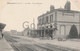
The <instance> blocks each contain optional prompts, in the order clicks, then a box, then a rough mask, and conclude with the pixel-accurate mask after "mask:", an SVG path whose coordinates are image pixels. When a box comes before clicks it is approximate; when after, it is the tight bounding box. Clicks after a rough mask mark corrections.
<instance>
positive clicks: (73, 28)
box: [69, 25, 78, 38]
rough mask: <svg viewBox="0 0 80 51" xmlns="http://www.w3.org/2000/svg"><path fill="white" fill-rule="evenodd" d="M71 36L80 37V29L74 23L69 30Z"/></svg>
mask: <svg viewBox="0 0 80 51" xmlns="http://www.w3.org/2000/svg"><path fill="white" fill-rule="evenodd" d="M69 38H78V31H77V28H76V26H75V25H72V27H71V30H70V32H69Z"/></svg>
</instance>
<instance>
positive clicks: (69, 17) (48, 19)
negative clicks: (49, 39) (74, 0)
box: [37, 1, 80, 38]
mask: <svg viewBox="0 0 80 51" xmlns="http://www.w3.org/2000/svg"><path fill="white" fill-rule="evenodd" d="M79 22H80V12H79V11H74V10H71V3H70V1H67V2H66V4H65V6H64V8H58V9H55V8H54V6H52V5H51V6H50V11H48V12H46V13H45V14H43V15H40V16H39V17H38V25H37V26H38V30H39V33H40V34H39V35H40V36H44V37H45V36H46V35H49V36H53V37H55V38H57V37H59V36H68V35H69V33H70V30H71V27H72V26H73V25H74V26H75V27H76V28H77V32H78V34H79V31H80V24H79Z"/></svg>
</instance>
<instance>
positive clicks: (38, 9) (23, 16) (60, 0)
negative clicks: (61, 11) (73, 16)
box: [0, 0, 80, 31]
mask: <svg viewBox="0 0 80 51" xmlns="http://www.w3.org/2000/svg"><path fill="white" fill-rule="evenodd" d="M0 1H1V0H0ZM66 1H67V0H7V1H4V0H3V2H2V4H3V5H2V6H0V22H1V23H5V24H6V27H5V29H4V30H6V31H9V30H17V31H22V30H23V29H24V28H23V26H22V25H23V22H25V21H28V22H29V25H30V24H31V23H33V19H34V20H35V21H34V22H35V25H36V27H37V18H38V16H40V15H42V14H44V13H46V12H47V11H49V10H50V5H54V7H55V8H60V7H62V8H64V5H65V3H66ZM70 1H71V9H72V10H79V9H80V8H79V3H80V2H78V1H79V0H70ZM3 6H4V7H3Z"/></svg>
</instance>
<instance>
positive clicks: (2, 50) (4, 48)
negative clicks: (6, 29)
mask: <svg viewBox="0 0 80 51" xmlns="http://www.w3.org/2000/svg"><path fill="white" fill-rule="evenodd" d="M0 51H14V50H13V48H12V47H11V46H10V44H9V43H8V42H7V41H6V40H5V38H0Z"/></svg>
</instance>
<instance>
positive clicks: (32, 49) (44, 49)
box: [5, 36, 78, 51]
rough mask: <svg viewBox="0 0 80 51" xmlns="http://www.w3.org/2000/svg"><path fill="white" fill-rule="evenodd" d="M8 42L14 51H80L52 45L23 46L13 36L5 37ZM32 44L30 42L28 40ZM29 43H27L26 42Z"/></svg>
mask: <svg viewBox="0 0 80 51" xmlns="http://www.w3.org/2000/svg"><path fill="white" fill-rule="evenodd" d="M5 38H6V40H7V41H8V42H9V43H10V45H11V46H12V48H13V49H14V51H78V50H75V49H70V48H66V47H61V46H56V45H52V44H38V43H36V44H22V43H18V41H17V40H16V39H20V38H18V37H13V36H5ZM26 41H28V42H31V41H30V40H28V39H27V40H26ZM26 43H27V42H26Z"/></svg>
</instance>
